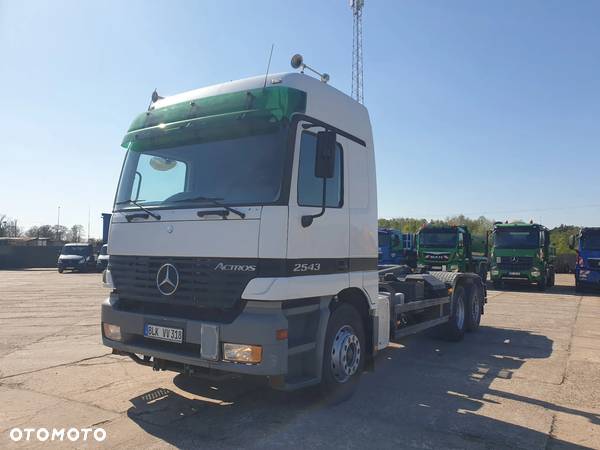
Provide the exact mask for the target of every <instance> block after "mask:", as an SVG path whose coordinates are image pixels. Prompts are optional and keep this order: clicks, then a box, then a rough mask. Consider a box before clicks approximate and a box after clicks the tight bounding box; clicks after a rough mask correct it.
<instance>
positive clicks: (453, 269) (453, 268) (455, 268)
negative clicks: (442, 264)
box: [450, 264, 458, 272]
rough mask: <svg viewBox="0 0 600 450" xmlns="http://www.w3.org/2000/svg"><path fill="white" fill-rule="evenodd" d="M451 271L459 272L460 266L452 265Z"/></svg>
mask: <svg viewBox="0 0 600 450" xmlns="http://www.w3.org/2000/svg"><path fill="white" fill-rule="evenodd" d="M450 270H451V271H453V272H458V265H456V264H452V265H451V266H450Z"/></svg>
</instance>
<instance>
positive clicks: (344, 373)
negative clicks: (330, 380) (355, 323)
mask: <svg viewBox="0 0 600 450" xmlns="http://www.w3.org/2000/svg"><path fill="white" fill-rule="evenodd" d="M360 354H361V349H360V341H359V340H358V336H356V334H355V333H354V330H353V329H352V327H351V326H350V325H344V326H343V327H341V328H340V329H339V330H338V332H337V333H336V334H335V337H334V338H333V344H332V346H331V371H332V373H333V376H334V378H335V379H336V381H338V382H339V383H345V382H346V381H348V380H349V379H350V377H351V376H352V375H354V374H355V373H356V372H357V371H358V366H359V364H360V357H361V356H360Z"/></svg>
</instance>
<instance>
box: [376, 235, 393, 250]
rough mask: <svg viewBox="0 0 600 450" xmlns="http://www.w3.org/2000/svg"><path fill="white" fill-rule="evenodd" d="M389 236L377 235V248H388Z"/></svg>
mask: <svg viewBox="0 0 600 450" xmlns="http://www.w3.org/2000/svg"><path fill="white" fill-rule="evenodd" d="M390 241H391V239H390V235H389V234H387V233H379V247H389V246H390Z"/></svg>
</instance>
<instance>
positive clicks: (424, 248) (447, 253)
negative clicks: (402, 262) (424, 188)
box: [416, 225, 488, 282]
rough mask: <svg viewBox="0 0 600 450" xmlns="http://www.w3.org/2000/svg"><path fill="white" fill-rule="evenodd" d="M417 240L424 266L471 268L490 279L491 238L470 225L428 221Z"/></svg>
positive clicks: (419, 264) (420, 262) (419, 259)
mask: <svg viewBox="0 0 600 450" xmlns="http://www.w3.org/2000/svg"><path fill="white" fill-rule="evenodd" d="M416 242H417V267H418V268H419V269H420V270H427V271H431V270H433V271H437V270H439V271H442V272H446V271H447V272H471V273H476V274H478V275H479V276H480V277H481V279H482V280H483V281H484V282H485V280H486V279H487V273H488V259H487V255H488V251H487V249H488V244H487V239H486V237H481V236H473V235H472V234H471V232H470V231H469V229H468V228H467V227H466V226H437V225H425V226H423V227H422V228H421V229H420V230H419V232H418V233H417V236H416Z"/></svg>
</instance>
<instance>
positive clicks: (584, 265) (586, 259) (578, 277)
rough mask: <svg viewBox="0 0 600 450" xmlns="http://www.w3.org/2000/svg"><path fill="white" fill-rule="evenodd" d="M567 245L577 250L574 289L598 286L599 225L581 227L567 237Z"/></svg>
mask: <svg viewBox="0 0 600 450" xmlns="http://www.w3.org/2000/svg"><path fill="white" fill-rule="evenodd" d="M569 247H571V249H573V250H575V251H576V252H577V261H576V263H575V289H576V290H577V291H581V290H583V288H584V287H600V227H585V228H582V229H581V231H580V232H579V234H578V235H576V236H571V237H570V238H569Z"/></svg>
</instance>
